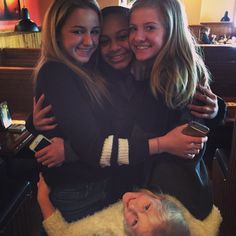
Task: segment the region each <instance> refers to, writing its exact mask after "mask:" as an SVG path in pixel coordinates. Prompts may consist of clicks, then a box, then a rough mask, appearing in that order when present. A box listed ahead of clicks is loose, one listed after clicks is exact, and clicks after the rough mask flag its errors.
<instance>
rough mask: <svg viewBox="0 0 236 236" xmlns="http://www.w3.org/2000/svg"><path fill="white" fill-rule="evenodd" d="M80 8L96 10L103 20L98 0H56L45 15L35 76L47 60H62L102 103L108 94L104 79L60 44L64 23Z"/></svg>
mask: <svg viewBox="0 0 236 236" xmlns="http://www.w3.org/2000/svg"><path fill="white" fill-rule="evenodd" d="M78 8H82V9H92V10H94V11H95V12H96V13H97V14H98V17H99V20H100V22H101V13H100V9H99V6H98V4H97V2H96V0H54V1H53V2H52V4H51V5H50V7H49V9H48V11H47V13H46V15H45V19H44V22H43V26H42V47H41V57H40V60H39V62H38V64H37V67H36V70H35V78H37V74H38V72H39V70H40V68H41V67H42V66H43V64H45V62H47V61H49V60H53V61H59V62H62V63H64V64H66V65H67V66H68V67H69V68H71V69H72V70H73V71H74V72H75V73H76V74H77V75H78V77H80V79H81V80H82V81H83V83H84V86H85V88H86V89H87V90H88V93H89V95H90V97H91V98H92V100H94V101H97V102H98V103H99V104H102V100H103V97H104V96H106V88H105V84H104V81H103V80H102V79H101V77H97V76H95V75H94V74H92V72H91V73H89V72H88V71H86V70H85V69H84V68H82V67H81V66H79V65H78V63H76V62H75V61H72V60H71V59H69V58H68V56H67V55H66V54H65V52H64V51H63V50H62V48H61V47H60V44H59V38H60V33H61V28H62V26H63V24H64V23H65V21H66V20H67V18H68V16H69V15H70V14H71V13H72V12H73V11H74V10H75V9H78Z"/></svg>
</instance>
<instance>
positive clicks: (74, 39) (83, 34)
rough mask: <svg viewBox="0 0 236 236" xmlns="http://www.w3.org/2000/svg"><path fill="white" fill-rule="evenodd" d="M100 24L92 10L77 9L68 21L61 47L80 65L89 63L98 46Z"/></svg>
mask: <svg viewBox="0 0 236 236" xmlns="http://www.w3.org/2000/svg"><path fill="white" fill-rule="evenodd" d="M99 34H100V23H99V18H98V15H97V13H96V12H95V11H94V10H92V9H83V8H77V9H75V10H74V11H73V12H72V14H70V16H69V17H68V18H67V19H66V21H65V23H64V24H63V26H62V30H61V34H60V45H61V47H62V48H63V50H64V51H65V52H66V53H67V55H68V56H69V57H71V58H73V59H74V60H75V61H77V62H79V63H82V64H83V63H86V62H88V61H89V59H90V57H91V55H92V54H93V53H94V51H95V50H96V48H97V46H98V41H99Z"/></svg>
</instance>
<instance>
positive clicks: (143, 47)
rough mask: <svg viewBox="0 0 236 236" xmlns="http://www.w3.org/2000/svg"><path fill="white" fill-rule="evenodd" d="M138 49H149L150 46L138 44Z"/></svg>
mask: <svg viewBox="0 0 236 236" xmlns="http://www.w3.org/2000/svg"><path fill="white" fill-rule="evenodd" d="M136 48H137V49H147V48H149V46H136Z"/></svg>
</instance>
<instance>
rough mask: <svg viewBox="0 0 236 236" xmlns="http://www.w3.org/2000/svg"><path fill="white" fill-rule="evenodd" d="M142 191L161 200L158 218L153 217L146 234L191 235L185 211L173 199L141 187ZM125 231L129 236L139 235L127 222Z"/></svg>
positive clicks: (152, 235) (154, 235)
mask: <svg viewBox="0 0 236 236" xmlns="http://www.w3.org/2000/svg"><path fill="white" fill-rule="evenodd" d="M140 192H145V193H147V194H148V195H149V196H151V197H153V198H158V199H159V200H160V201H161V207H160V208H158V212H157V218H155V217H153V218H152V219H151V224H150V227H148V229H147V231H145V235H147V236H156V235H158V236H190V230H189V226H188V224H187V222H186V219H185V218H184V215H183V212H182V210H181V209H180V208H179V207H178V206H177V205H176V204H175V203H174V202H173V201H171V200H169V199H168V198H167V197H166V196H165V195H164V194H155V193H153V192H151V191H149V190H147V189H141V190H140ZM157 195H158V197H157ZM155 219H158V220H155ZM125 232H126V234H127V235H129V236H134V235H135V236H139V234H138V233H136V234H134V233H133V232H132V230H131V229H130V228H129V226H128V225H127V224H125ZM143 233H144V232H142V233H141V234H143ZM141 234H140V236H141Z"/></svg>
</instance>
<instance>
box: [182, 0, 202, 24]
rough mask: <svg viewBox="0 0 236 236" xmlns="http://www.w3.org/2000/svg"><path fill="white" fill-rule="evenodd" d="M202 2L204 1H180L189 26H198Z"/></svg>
mask: <svg viewBox="0 0 236 236" xmlns="http://www.w3.org/2000/svg"><path fill="white" fill-rule="evenodd" d="M203 1H206V0H182V2H183V4H184V6H185V10H186V13H187V17H188V23H189V25H198V24H199V23H200V13H201V7H202V2H203Z"/></svg>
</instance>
